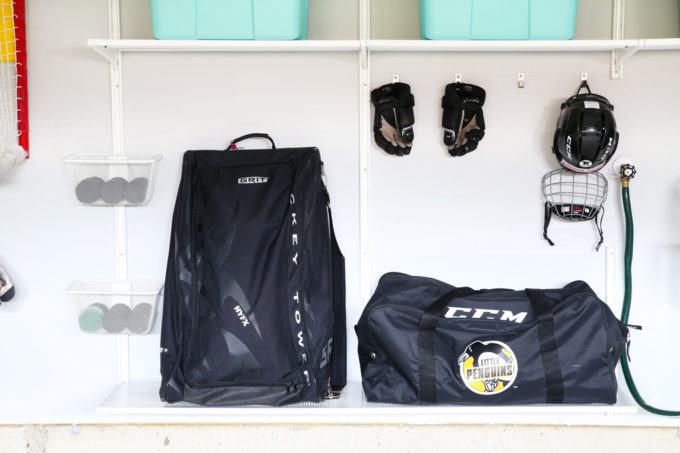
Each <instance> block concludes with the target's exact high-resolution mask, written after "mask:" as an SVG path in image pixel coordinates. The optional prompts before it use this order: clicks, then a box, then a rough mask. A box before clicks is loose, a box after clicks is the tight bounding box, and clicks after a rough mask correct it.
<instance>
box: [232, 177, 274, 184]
mask: <svg viewBox="0 0 680 453" xmlns="http://www.w3.org/2000/svg"><path fill="white" fill-rule="evenodd" d="M267 181H269V177H267V176H246V177H244V178H238V183H239V184H264V183H266V182H267Z"/></svg>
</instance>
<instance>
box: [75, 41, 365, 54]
mask: <svg viewBox="0 0 680 453" xmlns="http://www.w3.org/2000/svg"><path fill="white" fill-rule="evenodd" d="M87 44H88V46H90V47H91V48H92V49H94V50H95V51H97V52H98V53H100V54H101V55H103V56H104V57H106V58H109V59H110V58H111V55H112V53H113V52H114V51H124V52H353V51H359V49H360V47H361V46H360V43H359V41H358V40H302V41H238V40H214V41H213V40H191V41H184V40H181V41H180V40H156V39H89V40H88V41H87Z"/></svg>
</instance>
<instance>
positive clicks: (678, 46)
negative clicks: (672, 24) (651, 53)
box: [640, 38, 680, 50]
mask: <svg viewBox="0 0 680 453" xmlns="http://www.w3.org/2000/svg"><path fill="white" fill-rule="evenodd" d="M640 41H641V45H640V47H641V49H644V50H680V39H679V38H675V39H642V40H640Z"/></svg>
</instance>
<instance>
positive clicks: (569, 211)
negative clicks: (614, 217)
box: [543, 169, 607, 221]
mask: <svg viewBox="0 0 680 453" xmlns="http://www.w3.org/2000/svg"><path fill="white" fill-rule="evenodd" d="M543 196H544V197H545V201H546V203H547V204H548V207H549V208H550V210H551V211H552V212H553V213H554V214H555V215H557V216H559V217H562V218H563V219H567V220H576V221H581V220H592V219H594V218H595V217H596V216H597V213H598V212H599V211H600V209H601V208H602V204H603V203H604V202H605V200H606V199H607V178H605V177H604V176H602V175H601V174H600V173H598V172H594V173H574V172H570V171H567V170H564V169H560V170H554V171H551V172H550V173H547V174H546V175H545V176H543Z"/></svg>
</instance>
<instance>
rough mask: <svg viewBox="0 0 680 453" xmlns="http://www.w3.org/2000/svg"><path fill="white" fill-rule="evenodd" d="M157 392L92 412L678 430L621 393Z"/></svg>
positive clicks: (124, 390) (149, 387) (119, 398)
mask: <svg viewBox="0 0 680 453" xmlns="http://www.w3.org/2000/svg"><path fill="white" fill-rule="evenodd" d="M159 387H160V384H159V383H157V382H133V383H126V384H122V385H121V386H120V387H119V388H117V389H116V390H115V391H114V392H113V393H112V394H111V395H110V396H109V397H108V398H107V399H106V401H104V402H103V403H102V404H101V405H100V406H99V407H98V408H97V413H98V414H99V415H100V416H101V415H107V416H111V417H114V418H116V417H122V416H123V417H144V419H145V420H147V421H149V422H173V421H174V422H182V421H187V422H189V421H191V422H199V421H203V422H215V423H359V424H361V423H371V424H374V423H408V424H454V423H455V424H541V425H545V424H551V425H593V426H662V425H664V426H677V425H678V420H674V419H669V418H663V417H654V416H650V415H648V414H645V413H642V412H639V411H638V408H637V406H636V405H635V404H634V403H632V402H631V401H630V399H629V398H628V396H627V395H626V394H625V393H624V392H622V391H619V396H618V399H619V402H618V403H617V404H615V405H532V406H418V405H415V406H403V405H394V404H376V403H369V402H367V401H366V399H365V398H364V396H363V391H362V388H361V383H359V382H350V383H349V384H348V385H347V387H346V388H345V390H344V391H343V392H342V394H341V397H340V398H339V399H337V400H328V401H324V402H321V403H318V404H317V403H300V404H294V405H290V406H283V407H264V406H250V407H205V406H198V405H194V404H189V403H178V404H166V403H163V402H161V400H160V398H159V396H158V389H159ZM650 417H651V418H650Z"/></svg>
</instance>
